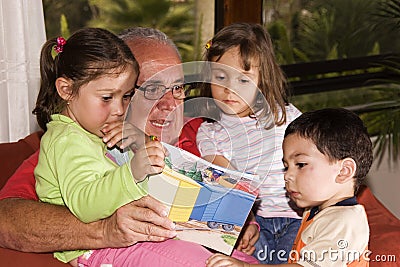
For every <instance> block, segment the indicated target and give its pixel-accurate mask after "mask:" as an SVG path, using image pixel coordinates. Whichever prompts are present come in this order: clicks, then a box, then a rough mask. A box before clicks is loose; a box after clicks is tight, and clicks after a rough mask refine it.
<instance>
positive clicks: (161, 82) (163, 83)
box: [144, 78, 184, 85]
mask: <svg viewBox="0 0 400 267" xmlns="http://www.w3.org/2000/svg"><path fill="white" fill-rule="evenodd" d="M183 82H184V78H178V79H176V80H175V81H173V82H171V84H174V83H183ZM144 84H162V85H165V81H164V80H156V79H149V80H147V81H146V82H144Z"/></svg>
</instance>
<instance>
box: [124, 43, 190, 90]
mask: <svg viewBox="0 0 400 267" xmlns="http://www.w3.org/2000/svg"><path fill="white" fill-rule="evenodd" d="M127 43H128V45H129V47H130V48H131V50H132V52H133V54H134V55H135V57H136V59H137V61H138V63H139V67H140V73H139V77H138V83H143V82H144V81H146V80H148V79H149V78H151V77H153V76H155V75H156V76H157V79H165V78H166V77H168V76H171V77H170V78H168V80H169V81H170V80H176V79H178V78H181V77H183V71H182V67H181V59H180V57H179V55H178V54H177V51H176V50H175V48H174V47H171V46H170V45H168V44H165V43H160V42H159V41H156V40H152V39H140V40H137V41H135V42H127Z"/></svg>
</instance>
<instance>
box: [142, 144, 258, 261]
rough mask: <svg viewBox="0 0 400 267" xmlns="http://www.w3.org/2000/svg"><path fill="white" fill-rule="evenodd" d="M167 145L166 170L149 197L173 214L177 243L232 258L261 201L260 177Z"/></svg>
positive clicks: (151, 180) (152, 182)
mask: <svg viewBox="0 0 400 267" xmlns="http://www.w3.org/2000/svg"><path fill="white" fill-rule="evenodd" d="M163 145H164V147H165V148H166V149H167V150H168V156H167V157H166V159H165V161H166V167H165V168H164V170H163V172H162V173H161V174H158V175H153V176H151V177H149V183H148V186H149V194H150V195H151V196H153V197H154V198H156V199H158V200H159V201H161V202H163V203H164V204H165V205H166V206H167V207H168V208H169V218H170V219H171V220H172V221H174V222H176V224H177V230H178V236H177V238H178V239H181V240H186V241H191V242H195V243H199V244H201V245H204V246H206V247H209V248H211V249H214V250H216V251H219V252H222V253H224V254H227V255H230V254H231V253H232V251H233V248H234V246H235V243H236V241H237V239H238V237H239V234H240V232H241V230H242V227H243V225H244V223H245V222H246V219H247V216H248V214H249V212H250V210H251V208H252V206H253V204H254V202H255V200H256V196H257V188H258V187H259V184H260V179H259V177H258V176H257V175H252V174H248V173H243V172H238V171H233V170H228V169H225V168H223V167H220V166H217V165H214V164H212V163H210V162H208V161H205V160H203V159H201V158H199V157H197V156H195V155H193V154H191V153H189V152H187V151H184V150H182V149H180V148H177V147H174V146H171V145H168V144H166V143H163Z"/></svg>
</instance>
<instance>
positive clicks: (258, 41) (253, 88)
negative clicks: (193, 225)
mask: <svg viewBox="0 0 400 267" xmlns="http://www.w3.org/2000/svg"><path fill="white" fill-rule="evenodd" d="M206 48H207V51H206V55H205V57H206V60H207V61H208V62H210V64H209V74H210V77H209V78H210V80H209V81H210V82H209V83H205V84H204V85H203V87H202V96H204V97H209V98H210V99H211V98H212V100H211V101H208V102H207V105H204V107H203V108H204V109H205V111H206V113H202V114H203V115H204V116H206V117H209V118H210V117H211V118H212V120H211V121H209V122H207V121H206V122H204V123H202V125H201V126H200V128H199V130H198V133H197V137H196V141H197V145H198V148H199V151H200V153H201V156H202V157H203V158H204V159H206V160H208V161H210V162H213V163H214V164H218V165H221V166H224V167H228V168H232V169H236V170H239V171H244V172H250V173H255V174H258V175H259V176H260V177H261V178H262V179H263V183H262V185H261V186H260V188H259V199H260V200H261V201H260V203H259V206H258V207H255V209H254V210H255V213H256V216H254V215H253V214H251V215H250V217H249V219H248V221H249V224H248V225H247V227H246V229H245V232H244V235H243V237H242V240H241V241H240V243H239V245H238V249H240V250H242V251H244V252H246V253H248V254H253V255H254V256H256V257H257V258H258V259H259V260H260V262H261V263H281V262H286V260H287V255H288V252H289V251H290V250H291V247H292V244H293V240H294V238H295V237H296V234H297V231H298V227H299V226H300V221H301V217H300V216H301V214H299V211H298V210H297V209H296V208H295V206H294V205H292V204H291V203H289V198H288V197H287V196H286V190H285V182H284V179H283V175H284V172H283V171H284V166H283V163H282V157H283V155H282V141H283V135H284V132H285V129H286V126H287V125H288V124H289V123H290V122H291V121H292V120H294V119H295V118H296V117H298V116H299V115H300V114H301V113H300V111H299V110H298V109H297V108H296V107H294V106H293V105H291V104H289V102H288V99H287V94H286V89H285V77H284V74H283V72H282V71H281V69H280V67H279V66H278V64H277V63H276V60H275V56H274V52H273V46H272V43H271V40H270V37H269V35H268V33H267V31H266V30H265V29H264V28H263V27H262V26H260V25H257V24H248V23H237V24H232V25H230V26H227V27H225V28H223V29H222V30H220V31H219V32H218V33H217V34H216V35H215V36H214V38H213V39H212V40H211V41H210V42H209V43H208V44H207V46H206ZM207 114H213V115H207ZM299 215H300V216H299ZM257 228H258V229H257ZM259 229H261V231H260V234H258V230H259ZM258 237H259V238H258ZM257 239H258V241H257ZM256 241H257V243H256ZM255 243H256V244H255ZM272 251H273V252H272ZM279 251H281V252H280V254H278V252H279ZM271 252H272V253H271ZM274 252H275V253H274ZM278 256H279V257H278Z"/></svg>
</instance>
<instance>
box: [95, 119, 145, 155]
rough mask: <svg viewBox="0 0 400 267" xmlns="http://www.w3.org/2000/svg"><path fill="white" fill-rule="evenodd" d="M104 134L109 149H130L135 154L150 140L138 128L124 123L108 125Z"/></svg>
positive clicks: (117, 122) (104, 140) (118, 122)
mask: <svg viewBox="0 0 400 267" xmlns="http://www.w3.org/2000/svg"><path fill="white" fill-rule="evenodd" d="M102 132H103V133H104V137H103V142H104V143H106V144H107V147H113V146H115V145H116V146H118V147H119V148H121V149H124V148H126V147H128V146H129V147H130V148H131V149H132V150H133V152H135V151H136V150H137V149H139V147H141V146H142V145H143V144H144V143H145V142H146V141H147V140H148V139H149V138H148V137H147V136H146V134H145V133H144V132H143V131H142V130H140V129H139V128H137V127H136V126H134V125H132V124H130V123H127V122H125V123H124V122H122V121H116V122H113V123H111V124H108V125H106V126H105V127H104V129H103V130H102Z"/></svg>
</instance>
